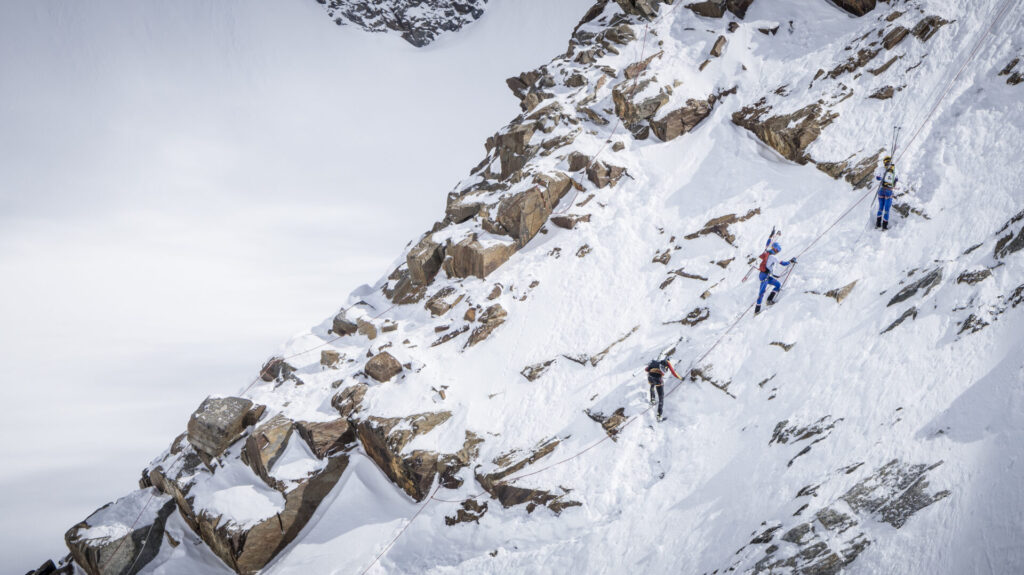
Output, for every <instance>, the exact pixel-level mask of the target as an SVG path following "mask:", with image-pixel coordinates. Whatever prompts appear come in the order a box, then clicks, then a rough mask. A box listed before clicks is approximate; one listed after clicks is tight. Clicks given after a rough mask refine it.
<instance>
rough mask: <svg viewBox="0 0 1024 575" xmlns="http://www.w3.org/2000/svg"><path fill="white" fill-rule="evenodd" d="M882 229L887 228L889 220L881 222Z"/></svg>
mask: <svg viewBox="0 0 1024 575" xmlns="http://www.w3.org/2000/svg"><path fill="white" fill-rule="evenodd" d="M882 229H883V230H887V229H889V220H885V221H883V222H882Z"/></svg>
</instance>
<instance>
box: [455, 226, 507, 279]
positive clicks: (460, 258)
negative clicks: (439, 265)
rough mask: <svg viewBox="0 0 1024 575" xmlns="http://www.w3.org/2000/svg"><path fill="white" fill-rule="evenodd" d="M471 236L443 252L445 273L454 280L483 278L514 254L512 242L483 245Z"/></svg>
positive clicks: (494, 242) (491, 242) (474, 235)
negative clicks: (444, 254)
mask: <svg viewBox="0 0 1024 575" xmlns="http://www.w3.org/2000/svg"><path fill="white" fill-rule="evenodd" d="M477 237H478V236H477V235H476V234H473V235H471V236H470V237H467V238H465V239H463V240H461V241H459V242H458V243H456V244H453V245H449V246H448V248H447V249H446V250H445V253H446V257H445V261H444V270H445V272H446V273H447V274H448V275H449V276H451V277H454V278H468V277H470V276H474V277H478V278H485V277H487V276H488V275H490V273H491V272H493V271H494V270H496V269H498V267H500V266H501V264H503V263H505V262H507V261H508V260H509V258H511V257H512V254H514V253H515V251H516V250H515V244H514V243H512V242H508V243H505V242H500V241H489V242H488V243H486V244H484V243H481V242H480V241H479V240H478V239H477Z"/></svg>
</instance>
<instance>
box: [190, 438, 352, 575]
mask: <svg viewBox="0 0 1024 575" xmlns="http://www.w3.org/2000/svg"><path fill="white" fill-rule="evenodd" d="M348 463H349V460H348V457H347V456H345V455H339V456H336V457H332V458H330V459H328V460H327V465H326V467H324V469H323V470H322V471H320V472H319V473H317V474H315V475H314V476H312V477H310V478H308V479H305V480H303V481H300V482H298V484H297V485H296V486H295V487H294V488H293V489H291V490H290V491H287V492H285V493H284V494H283V495H284V508H283V509H282V510H281V511H279V512H278V513H276V514H274V515H272V516H270V517H268V518H266V519H264V520H262V521H259V522H257V523H256V524H255V525H251V526H240V525H237V524H235V523H233V522H231V521H223V520H222V518H221V517H220V516H210V515H208V514H206V513H203V512H200V513H199V515H198V518H199V533H200V535H201V536H202V538H203V541H205V542H206V544H207V545H208V546H209V547H210V549H211V550H212V551H213V552H214V553H215V554H216V555H217V556H218V557H220V558H221V560H222V561H224V562H225V563H226V564H228V566H230V567H231V568H232V569H234V570H235V571H236V572H237V573H240V574H241V575H252V574H254V573H256V572H258V571H259V570H260V569H262V568H263V567H264V566H265V565H266V564H267V563H269V562H270V560H271V559H273V558H274V557H276V556H277V554H278V553H280V552H281V551H282V550H283V549H284V548H285V547H287V546H288V544H289V543H291V542H292V541H293V540H294V539H295V537H296V536H298V534H299V532H300V531H302V528H303V527H305V526H306V524H307V523H308V522H309V520H310V519H311V518H312V517H313V514H314V513H315V512H316V510H317V508H318V507H319V506H320V503H321V502H322V501H323V499H324V498H325V497H326V496H327V494H328V493H330V491H331V489H333V488H334V486H335V484H337V483H338V480H339V479H341V475H342V473H344V471H345V468H346V467H348Z"/></svg>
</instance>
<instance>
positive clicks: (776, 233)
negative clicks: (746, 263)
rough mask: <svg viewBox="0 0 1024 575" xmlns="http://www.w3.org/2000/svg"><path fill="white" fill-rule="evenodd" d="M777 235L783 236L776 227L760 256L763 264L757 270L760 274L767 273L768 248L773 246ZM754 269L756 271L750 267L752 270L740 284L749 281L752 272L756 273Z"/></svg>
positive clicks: (773, 227) (748, 271)
mask: <svg viewBox="0 0 1024 575" xmlns="http://www.w3.org/2000/svg"><path fill="white" fill-rule="evenodd" d="M776 235H780V236H781V235H782V232H780V231H776V230H775V226H772V233H770V234H768V241H767V242H765V244H764V250H762V251H761V255H760V256H758V258H759V259H760V260H761V263H760V265H758V267H757V268H756V269H757V271H759V272H763V271H766V269H765V263H766V260H767V258H768V247H769V246H771V245H772V240H774V239H775V236H776ZM754 269H755V268H754V266H750V269H748V270H747V273H746V275H744V276H743V279H742V280H740V282H745V281H747V279H748V278H749V277H750V273H751V272H752V271H754Z"/></svg>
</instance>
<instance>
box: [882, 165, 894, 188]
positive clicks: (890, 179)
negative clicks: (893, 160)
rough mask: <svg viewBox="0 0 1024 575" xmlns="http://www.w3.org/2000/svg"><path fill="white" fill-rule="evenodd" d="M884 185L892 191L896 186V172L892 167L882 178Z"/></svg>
mask: <svg viewBox="0 0 1024 575" xmlns="http://www.w3.org/2000/svg"><path fill="white" fill-rule="evenodd" d="M882 185H883V186H885V187H887V188H889V189H890V190H891V189H892V188H893V187H894V186H896V170H895V169H894V168H893V167H892V166H889V169H888V170H886V171H885V175H884V176H882Z"/></svg>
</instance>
